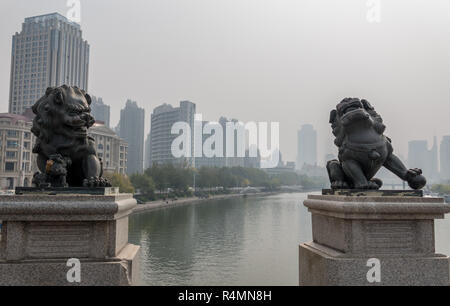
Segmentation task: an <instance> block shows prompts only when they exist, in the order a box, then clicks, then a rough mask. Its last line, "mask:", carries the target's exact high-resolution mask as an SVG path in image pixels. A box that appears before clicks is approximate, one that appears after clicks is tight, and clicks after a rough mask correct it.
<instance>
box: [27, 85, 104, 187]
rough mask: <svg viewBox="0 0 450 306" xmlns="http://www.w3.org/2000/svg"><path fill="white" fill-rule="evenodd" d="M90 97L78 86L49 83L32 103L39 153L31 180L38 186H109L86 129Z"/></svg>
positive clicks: (88, 120) (89, 111)
mask: <svg viewBox="0 0 450 306" xmlns="http://www.w3.org/2000/svg"><path fill="white" fill-rule="evenodd" d="M90 105H91V97H90V96H89V95H88V94H86V92H84V91H83V90H81V89H79V88H78V87H70V86H67V85H63V86H61V87H50V88H48V89H47V91H46V93H45V96H43V97H42V98H41V99H39V101H37V102H36V104H35V105H34V106H33V108H32V110H33V113H34V114H35V115H36V116H35V118H34V120H33V127H32V129H31V132H32V133H33V134H34V135H35V136H36V137H37V141H36V145H35V147H34V148H33V153H36V154H38V156H37V165H38V168H39V170H40V171H41V173H36V174H35V176H34V179H33V184H34V185H36V186H37V187H69V186H70V187H91V188H92V187H110V186H111V185H110V184H109V182H108V181H107V180H106V179H104V178H102V175H103V165H102V161H101V159H99V158H98V157H97V153H96V150H95V143H94V139H93V138H91V137H89V136H88V130H89V128H90V127H92V126H93V125H94V123H95V119H94V118H93V117H92V115H91V108H90Z"/></svg>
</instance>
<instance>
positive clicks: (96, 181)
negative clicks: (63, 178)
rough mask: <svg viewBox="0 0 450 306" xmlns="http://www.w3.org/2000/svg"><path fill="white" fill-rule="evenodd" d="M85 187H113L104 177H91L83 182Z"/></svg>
mask: <svg viewBox="0 0 450 306" xmlns="http://www.w3.org/2000/svg"><path fill="white" fill-rule="evenodd" d="M83 186H84V187H88V188H96V187H111V184H110V183H109V181H108V180H107V179H105V178H103V177H91V178H88V179H85V180H84V181H83Z"/></svg>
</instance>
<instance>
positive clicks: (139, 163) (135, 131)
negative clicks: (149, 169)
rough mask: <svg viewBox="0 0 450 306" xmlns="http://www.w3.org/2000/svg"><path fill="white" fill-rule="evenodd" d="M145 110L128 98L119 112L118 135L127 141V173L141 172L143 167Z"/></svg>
mask: <svg viewBox="0 0 450 306" xmlns="http://www.w3.org/2000/svg"><path fill="white" fill-rule="evenodd" d="M144 128H145V110H144V109H143V108H140V107H139V106H138V105H137V102H135V101H131V100H128V101H127V103H126V106H125V108H124V109H123V110H122V111H121V112H120V127H119V132H120V134H119V135H120V137H121V138H122V139H124V140H125V141H126V142H127V143H128V163H127V174H130V175H131V174H136V173H142V172H143V168H144Z"/></svg>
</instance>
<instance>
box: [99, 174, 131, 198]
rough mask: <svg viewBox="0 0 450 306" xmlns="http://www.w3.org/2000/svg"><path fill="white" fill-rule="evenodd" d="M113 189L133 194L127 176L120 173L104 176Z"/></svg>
mask: <svg viewBox="0 0 450 306" xmlns="http://www.w3.org/2000/svg"><path fill="white" fill-rule="evenodd" d="M105 177H106V178H107V179H108V180H109V181H110V182H111V185H112V186H113V187H119V190H120V192H121V193H134V187H133V185H132V184H131V182H130V179H129V178H128V176H126V175H124V174H120V173H114V174H112V175H105Z"/></svg>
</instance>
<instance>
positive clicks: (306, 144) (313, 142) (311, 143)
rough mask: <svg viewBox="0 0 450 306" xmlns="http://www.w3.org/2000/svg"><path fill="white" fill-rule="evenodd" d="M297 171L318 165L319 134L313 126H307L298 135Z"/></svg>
mask: <svg viewBox="0 0 450 306" xmlns="http://www.w3.org/2000/svg"><path fill="white" fill-rule="evenodd" d="M297 144H298V147H297V169H298V170H301V169H302V168H303V166H304V165H305V164H306V165H310V166H315V165H317V132H316V130H314V127H313V126H312V125H311V124H305V125H303V126H302V128H301V130H300V131H298V135H297Z"/></svg>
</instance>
